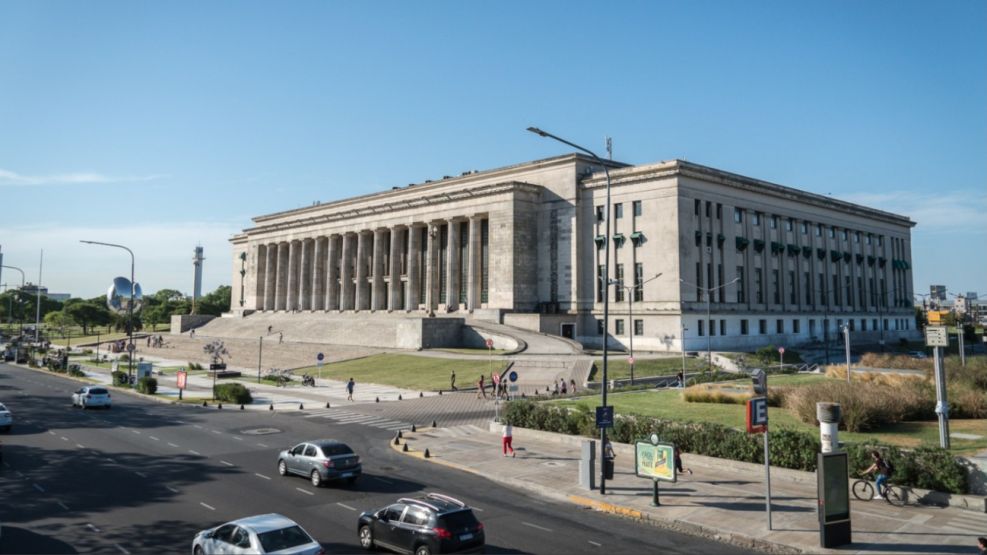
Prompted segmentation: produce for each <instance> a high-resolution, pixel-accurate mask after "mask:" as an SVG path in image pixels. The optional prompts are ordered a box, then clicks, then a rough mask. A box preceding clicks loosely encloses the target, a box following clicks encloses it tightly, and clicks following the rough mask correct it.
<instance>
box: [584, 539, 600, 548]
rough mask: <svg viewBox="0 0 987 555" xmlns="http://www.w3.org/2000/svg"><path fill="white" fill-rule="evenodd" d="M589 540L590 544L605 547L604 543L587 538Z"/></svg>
mask: <svg viewBox="0 0 987 555" xmlns="http://www.w3.org/2000/svg"><path fill="white" fill-rule="evenodd" d="M587 541H588V542H589V543H590V545H595V546H596V547H603V544H602V543H596V542H595V541H593V540H587Z"/></svg>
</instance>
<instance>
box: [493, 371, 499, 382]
mask: <svg viewBox="0 0 987 555" xmlns="http://www.w3.org/2000/svg"><path fill="white" fill-rule="evenodd" d="M493 382H494V384H495V385H500V374H497V373H494V375H493Z"/></svg>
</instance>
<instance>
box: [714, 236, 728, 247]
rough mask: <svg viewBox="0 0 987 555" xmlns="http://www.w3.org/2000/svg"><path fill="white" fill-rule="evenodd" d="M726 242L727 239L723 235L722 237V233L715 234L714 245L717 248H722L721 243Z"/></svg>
mask: <svg viewBox="0 0 987 555" xmlns="http://www.w3.org/2000/svg"><path fill="white" fill-rule="evenodd" d="M726 240H727V238H726V236H725V235H723V234H722V233H717V234H716V244H717V246H720V247H722V246H723V243H724V242H725V241H726Z"/></svg>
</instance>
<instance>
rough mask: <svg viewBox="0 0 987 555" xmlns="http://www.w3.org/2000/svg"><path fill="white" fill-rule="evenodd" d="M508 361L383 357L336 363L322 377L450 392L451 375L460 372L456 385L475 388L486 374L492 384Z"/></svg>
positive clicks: (315, 371)
mask: <svg viewBox="0 0 987 555" xmlns="http://www.w3.org/2000/svg"><path fill="white" fill-rule="evenodd" d="M507 364H508V363H507V362H506V361H502V360H494V361H493V363H492V364H491V363H489V362H487V361H483V360H462V359H449V358H432V357H420V356H413V355H398V354H381V355H373V356H369V357H366V358H360V359H356V360H346V361H342V362H334V363H330V364H326V365H324V366H322V371H321V376H322V377H323V378H331V379H335V380H344V381H345V380H348V379H350V378H351V377H352V378H353V379H354V380H356V383H357V384H358V385H359V384H360V383H377V384H384V385H391V386H394V387H401V388H404V389H412V390H418V391H437V390H439V389H442V390H445V391H448V390H449V376H450V374H451V373H452V372H453V371H455V372H456V386H457V387H459V388H466V387H472V386H473V385H475V383H476V381H477V380H478V379H479V378H480V375H481V374H482V375H484V376H486V378H487V381H488V382H489V379H490V372H491V371H496V372H501V371H503V370H504V368H506V367H507ZM302 374H310V375H313V376H319V375H320V373H319V369H318V368H316V367H315V366H309V367H306V368H299V369H298V370H295V375H296V376H299V375H302Z"/></svg>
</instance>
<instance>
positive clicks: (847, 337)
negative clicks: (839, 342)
mask: <svg viewBox="0 0 987 555" xmlns="http://www.w3.org/2000/svg"><path fill="white" fill-rule="evenodd" d="M843 340H844V342H845V345H846V383H850V324H843Z"/></svg>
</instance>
